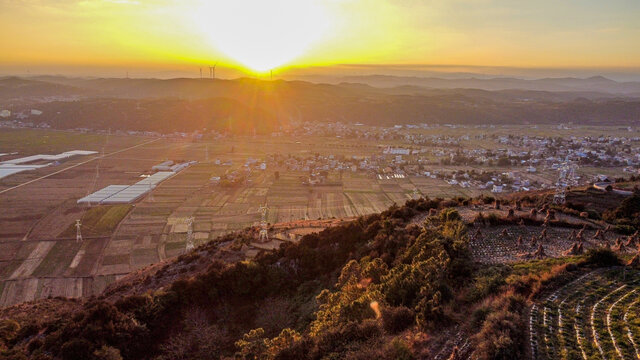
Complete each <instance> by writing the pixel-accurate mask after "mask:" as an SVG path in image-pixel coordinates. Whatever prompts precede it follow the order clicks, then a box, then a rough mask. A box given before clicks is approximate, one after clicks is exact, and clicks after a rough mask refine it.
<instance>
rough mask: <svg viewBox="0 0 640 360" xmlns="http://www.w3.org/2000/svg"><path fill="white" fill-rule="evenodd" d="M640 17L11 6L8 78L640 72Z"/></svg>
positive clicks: (377, 4) (2, 3) (552, 4)
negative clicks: (338, 70)
mask: <svg viewBox="0 0 640 360" xmlns="http://www.w3.org/2000/svg"><path fill="white" fill-rule="evenodd" d="M638 19H640V2H639V1H634V0H607V1H606V2H605V1H596V0H567V1H561V2H559V1H551V0H540V1H518V0H271V1H269V2H267V1H263V0H235V1H222V0H214V1H205V0H182V1H178V0H149V1H145V0H81V1H77V0H0V33H1V34H3V35H2V36H1V37H0V46H1V47H2V49H4V50H3V51H2V55H0V71H1V70H2V69H3V68H4V69H23V70H27V69H29V68H31V67H33V68H37V69H39V71H40V72H42V71H46V70H47V69H48V68H50V69H58V68H61V67H66V68H73V67H78V68H83V69H91V68H92V67H93V68H100V67H110V68H132V69H136V68H143V67H144V68H149V69H169V68H171V69H176V70H178V69H179V70H184V69H193V68H198V67H200V66H202V65H206V64H212V63H215V62H219V64H220V66H221V67H229V66H231V67H236V68H241V69H246V70H248V71H252V72H258V73H260V72H262V73H264V72H268V71H269V70H270V69H276V71H282V69H284V68H286V67H288V66H297V67H305V66H323V65H331V64H350V63H356V64H453V65H457V64H460V65H471V66H512V67H534V68H535V67H550V68H555V67H578V68H580V67H609V68H625V67H629V68H634V67H635V68H637V67H640V46H638V44H639V43H640V21H638ZM52 71H54V70H52Z"/></svg>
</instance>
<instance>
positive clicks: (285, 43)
mask: <svg viewBox="0 0 640 360" xmlns="http://www.w3.org/2000/svg"><path fill="white" fill-rule="evenodd" d="M193 19H194V21H195V23H196V25H197V26H198V28H199V30H200V31H201V32H202V33H203V34H204V35H205V37H206V38H207V39H208V40H209V41H210V42H211V45H212V46H214V47H215V48H216V49H217V50H218V51H220V52H222V53H223V54H224V55H226V56H228V57H230V58H232V59H234V60H235V61H237V62H239V63H240V64H242V65H244V66H246V67H249V68H250V69H252V70H254V71H256V72H266V71H269V70H271V69H274V68H276V67H279V66H282V65H284V64H287V63H289V62H291V61H292V60H294V59H296V58H298V57H299V56H301V55H303V54H304V53H305V51H307V50H308V49H309V48H310V47H311V45H312V44H314V43H315V42H317V41H319V40H320V39H321V38H322V37H323V36H324V35H325V34H326V32H327V30H328V29H329V28H330V27H331V24H330V17H329V15H328V12H327V11H326V9H325V7H324V6H323V5H322V4H321V3H320V2H319V1H318V0H268V1H267V0H228V1H206V2H204V1H203V2H202V3H201V5H200V6H198V7H197V13H195V14H193Z"/></svg>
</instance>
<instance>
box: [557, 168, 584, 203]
mask: <svg viewBox="0 0 640 360" xmlns="http://www.w3.org/2000/svg"><path fill="white" fill-rule="evenodd" d="M577 172H578V165H576V164H575V163H574V162H572V161H570V160H568V159H567V160H566V161H565V162H564V163H562V164H561V166H560V167H558V180H557V181H556V193H555V194H554V195H553V203H554V204H558V205H561V204H564V203H565V201H566V197H567V188H569V187H571V186H576V185H578V176H577Z"/></svg>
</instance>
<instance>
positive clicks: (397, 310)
mask: <svg viewBox="0 0 640 360" xmlns="http://www.w3.org/2000/svg"><path fill="white" fill-rule="evenodd" d="M414 322H415V315H414V313H413V311H411V310H410V309H409V308H407V307H405V306H398V307H389V308H387V307H385V308H383V309H382V326H383V327H384V330H385V331H386V332H388V333H390V334H397V333H399V332H401V331H403V330H404V329H406V328H408V327H409V326H411V325H413V323H414Z"/></svg>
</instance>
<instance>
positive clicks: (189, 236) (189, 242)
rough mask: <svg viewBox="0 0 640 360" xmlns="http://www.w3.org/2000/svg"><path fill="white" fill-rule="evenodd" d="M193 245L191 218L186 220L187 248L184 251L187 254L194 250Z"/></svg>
mask: <svg viewBox="0 0 640 360" xmlns="http://www.w3.org/2000/svg"><path fill="white" fill-rule="evenodd" d="M195 247H196V246H195V244H194V243H193V216H192V217H189V218H187V246H186V251H187V252H189V251H191V250H193V249H194V248H195Z"/></svg>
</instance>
